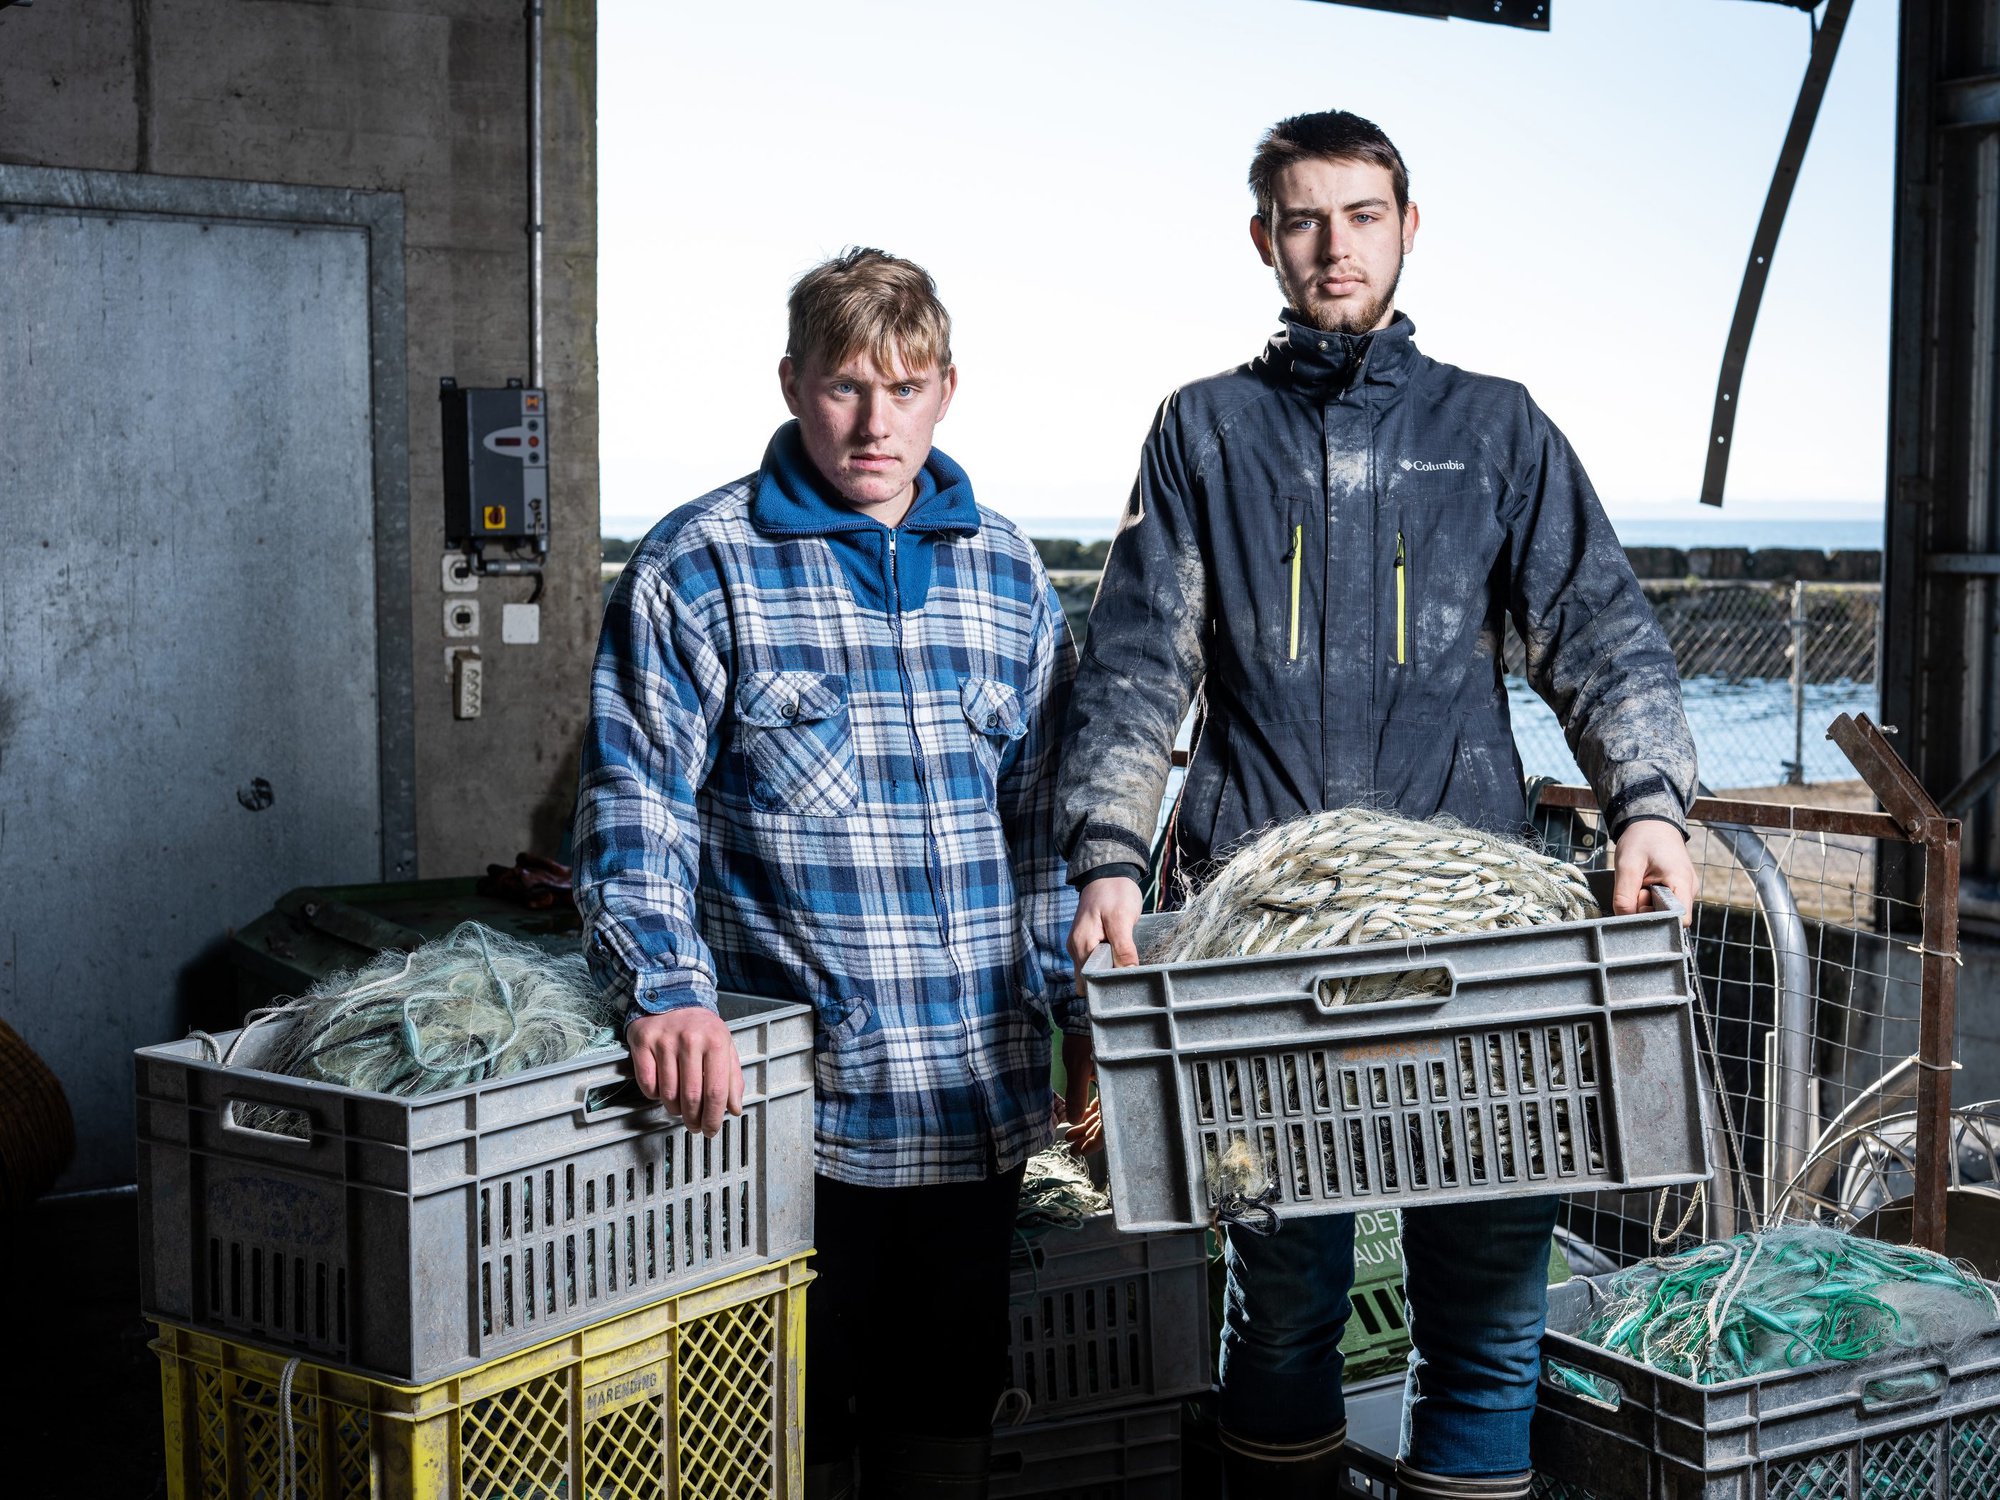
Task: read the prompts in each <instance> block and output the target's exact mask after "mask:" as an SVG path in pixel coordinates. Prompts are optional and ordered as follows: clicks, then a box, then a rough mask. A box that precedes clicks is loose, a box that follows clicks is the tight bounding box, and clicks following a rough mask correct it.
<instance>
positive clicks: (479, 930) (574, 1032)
mask: <svg viewBox="0 0 2000 1500" xmlns="http://www.w3.org/2000/svg"><path fill="white" fill-rule="evenodd" d="M617 1020H618V1017H617V1016H616V1015H615V1014H614V1012H613V1010H612V1008H611V1006H609V1005H608V1004H607V1003H606V1002H605V1000H604V998H603V997H602V996H600V995H599V993H598V990H597V985H596V984H595V982H594V981H593V980H592V979H591V977H590V973H589V970H588V969H586V968H585V966H584V962H583V958H582V956H581V955H580V954H575V953H569V954H551V953H547V952H544V951H543V950H542V949H540V948H537V947H535V946H533V945H532V944H529V943H523V942H519V941H516V940H515V939H513V938H509V937H507V936H505V935H503V934H501V933H498V932H494V931H493V930H492V929H491V928H488V927H484V926H481V925H480V924H479V923H477V922H463V923H460V924H459V925H458V926H457V927H455V928H453V929H452V931H451V932H450V933H449V934H448V935H446V936H445V937H442V938H439V939H438V940H436V941H435V942H430V943H425V944H424V945H423V946H422V947H419V948H417V949H416V950H415V951H413V952H411V953H407V954H405V953H396V952H385V953H380V954H377V955H376V956H375V957H374V958H373V959H371V960H369V962H368V963H366V964H364V965H362V967H361V968H359V969H356V970H353V971H351V972H346V973H339V974H330V975H328V976H327V977H326V978H324V979H322V980H321V981H320V982H319V983H317V984H315V985H314V986H313V987H312V988H311V989H310V990H308V991H307V992H306V993H305V994H304V995H303V996H301V997H300V998H298V999H297V1000H293V1001H291V1002H289V1003H288V1004H286V1005H284V1006H281V1007H279V1008H278V1009H276V1010H275V1011H273V1012H271V1013H269V1016H268V1017H267V1019H266V1021H265V1023H264V1024H269V1025H273V1026H276V1027H278V1028H279V1031H280V1034H279V1035H278V1037H277V1038H276V1039H275V1041H274V1042H273V1043H272V1045H271V1048H270V1050H269V1051H268V1052H266V1053H265V1054H264V1057H263V1060H262V1061H261V1062H260V1063H259V1066H261V1067H264V1068H266V1069H267V1070H269V1071H272V1072H280V1073H291V1074H295V1075H297V1076H299V1077H303V1078H312V1079H317V1080H319V1081H321V1082H324V1083H338V1084H344V1085H346V1086H348V1087H350V1088H357V1089H367V1090H369V1091H371V1092H374V1093H381V1094H403V1095H409V1094H432V1093H437V1092H439V1091H441V1090H444V1089H453V1088H461V1087H463V1086H465V1085H467V1084H472V1083H480V1082H484V1081H485V1080H487V1079H492V1078H502V1077H506V1076H508V1075H510V1074H514V1073H523V1072H526V1071H527V1070H529V1069H530V1068H539V1067H544V1066H547V1065H548V1064H551V1063H558V1062H567V1061H568V1060H569V1059H570V1058H572V1057H575V1056H577V1055H578V1054H580V1053H583V1052H587V1051H590V1050H592V1049H594V1048H598V1047H608V1046H610V1045H612V1044H613V1043H614V1042H615V1041H616V1040H617V1035H618V1033H617V1030H616V1026H617Z"/></svg>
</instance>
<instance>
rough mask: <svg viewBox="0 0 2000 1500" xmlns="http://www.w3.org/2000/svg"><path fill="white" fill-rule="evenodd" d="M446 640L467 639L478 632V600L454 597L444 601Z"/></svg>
mask: <svg viewBox="0 0 2000 1500" xmlns="http://www.w3.org/2000/svg"><path fill="white" fill-rule="evenodd" d="M444 634H445V639H446V640H451V641H457V640H468V639H470V638H471V637H473V636H475V635H478V634H479V601H478V600H477V599H464V598H455V599H447V600H445V601H444Z"/></svg>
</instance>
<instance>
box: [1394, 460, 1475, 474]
mask: <svg viewBox="0 0 2000 1500" xmlns="http://www.w3.org/2000/svg"><path fill="white" fill-rule="evenodd" d="M1396 462H1397V463H1398V464H1400V465H1401V466H1402V467H1403V468H1405V469H1414V470H1416V471H1417V472H1418V473H1420V474H1421V473H1427V472H1428V471H1430V470H1432V469H1463V468H1464V467H1465V465H1464V464H1462V463H1460V462H1459V461H1458V460H1457V459H1455V458H1441V459H1437V460H1435V461H1433V460H1431V459H1428V458H1399V459H1397V460H1396Z"/></svg>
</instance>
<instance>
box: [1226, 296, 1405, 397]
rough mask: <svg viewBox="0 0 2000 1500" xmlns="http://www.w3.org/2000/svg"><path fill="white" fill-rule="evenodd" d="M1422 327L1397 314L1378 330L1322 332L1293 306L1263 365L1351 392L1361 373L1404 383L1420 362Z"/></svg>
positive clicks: (1311, 385)
mask: <svg viewBox="0 0 2000 1500" xmlns="http://www.w3.org/2000/svg"><path fill="white" fill-rule="evenodd" d="M1416 331H1417V325H1416V324H1415V323H1412V322H1411V321H1410V318H1409V315H1408V314H1407V313H1400V312H1399V313H1397V314H1396V315H1395V317H1394V318H1392V319H1391V320H1390V322H1389V326H1388V327H1387V328H1384V329H1380V330H1378V331H1377V332H1375V333H1322V332H1321V331H1320V330H1319V329H1317V328H1315V327H1313V326H1312V325H1311V324H1310V323H1307V322H1304V321H1302V320H1301V319H1300V318H1299V317H1298V316H1297V314H1295V313H1293V312H1292V311H1291V310H1289V309H1287V310H1286V311H1285V312H1284V314H1283V315H1282V316H1281V318H1280V320H1279V323H1278V331H1277V332H1276V333H1274V334H1272V335H1271V340H1270V342H1269V343H1267V344H1266V345H1265V346H1264V352H1263V353H1262V354H1261V355H1259V356H1258V363H1260V364H1261V365H1263V366H1265V367H1266V368H1268V369H1270V370H1271V371H1273V372H1274V373H1278V374H1281V375H1284V376H1285V377H1287V378H1289V379H1290V380H1292V381H1293V382H1294V383H1296V384H1298V385H1300V386H1303V387H1305V388H1307V389H1309V390H1327V389H1331V390H1336V391H1338V390H1345V389H1346V388H1347V387H1348V386H1349V385H1351V384H1353V382H1354V380H1355V378H1356V376H1357V375H1359V376H1360V377H1361V378H1363V379H1366V380H1369V381H1372V382H1374V383H1376V384H1378V385H1401V384H1402V383H1403V381H1404V380H1406V379H1408V378H1409V373H1410V369H1411V367H1412V366H1413V365H1414V364H1415V363H1416V358H1417V346H1416V343H1415V342H1414V340H1413V337H1412V336H1413V335H1414V334H1415V333H1416Z"/></svg>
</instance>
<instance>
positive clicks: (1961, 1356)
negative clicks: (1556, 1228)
mask: <svg viewBox="0 0 2000 1500" xmlns="http://www.w3.org/2000/svg"><path fill="white" fill-rule="evenodd" d="M1595 1295H1596V1294H1595V1289H1594V1285H1593V1283H1592V1282H1591V1281H1589V1280H1586V1279H1582V1278H1579V1279H1577V1280H1574V1281H1568V1282H1565V1283H1563V1284H1562V1285H1561V1286H1557V1287H1551V1288H1550V1289H1549V1330H1548V1332H1547V1333H1546V1334H1545V1335H1544V1336H1543V1339H1542V1385H1541V1392H1540V1399H1539V1402H1538V1406H1537V1410H1536V1413H1535V1449H1534V1451H1535V1465H1536V1470H1537V1477H1536V1487H1535V1494H1536V1495H1537V1496H1538V1497H1541V1500H1994V1497H1996V1496H2000V1331H1996V1332H1993V1333H1987V1334H1982V1335H1980V1336H1978V1337H1977V1338H1975V1339H1973V1340H1971V1341H1970V1342H1968V1343H1966V1344H1964V1345H1961V1346H1960V1347H1959V1348H1957V1349H1955V1350H1953V1351H1952V1352H1951V1355H1950V1357H1949V1359H1945V1358H1941V1357H1935V1356H1932V1357H1926V1356H1923V1355H1919V1354H1915V1353H1913V1352H1910V1351H1904V1352H1902V1353H1899V1354H1895V1355H1891V1356H1885V1357H1882V1358H1878V1359H1872V1360H1867V1361H1865V1362H1862V1363H1860V1364H1818V1365H1809V1366H1806V1367H1803V1368H1801V1369H1797V1370H1791V1371H1788V1372H1786V1373H1784V1374H1782V1375H1766V1376H1762V1377H1757V1378H1753V1379H1748V1380H1732V1381H1728V1382H1726V1383H1724V1384H1721V1385H1709V1386H1703V1385H1697V1384H1695V1383H1694V1382H1693V1381H1691V1380H1683V1379H1681V1378H1679V1377H1678V1376H1673V1375H1664V1374H1661V1373H1660V1372H1659V1371H1657V1370H1653V1369H1649V1368H1648V1367H1646V1366H1644V1365H1641V1364H1639V1363H1638V1362H1637V1361H1635V1360H1630V1359H1626V1358H1625V1357H1623V1356H1622V1355H1617V1354H1612V1353H1610V1352H1609V1351H1607V1350H1604V1349H1599V1348H1597V1347H1595V1346H1594V1345H1591V1344H1586V1343H1584V1342H1582V1341H1581V1340H1580V1339H1577V1338H1575V1337H1573V1336H1572V1335H1573V1332H1574V1331H1575V1330H1577V1329H1580V1328H1582V1327H1583V1326H1585V1324H1587V1323H1588V1322H1589V1319H1590V1311H1591V1306H1592V1303H1593V1300H1594V1298H1595Z"/></svg>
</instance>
